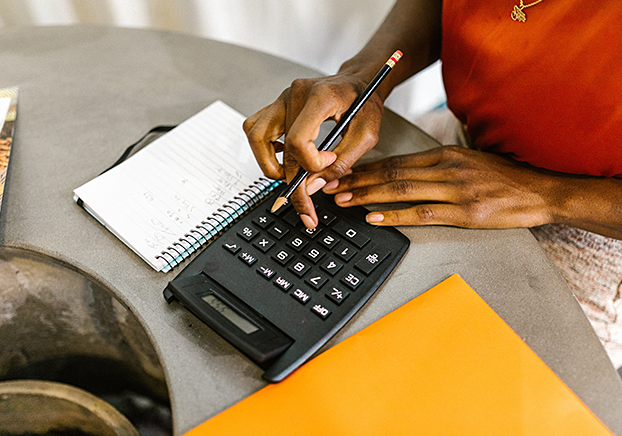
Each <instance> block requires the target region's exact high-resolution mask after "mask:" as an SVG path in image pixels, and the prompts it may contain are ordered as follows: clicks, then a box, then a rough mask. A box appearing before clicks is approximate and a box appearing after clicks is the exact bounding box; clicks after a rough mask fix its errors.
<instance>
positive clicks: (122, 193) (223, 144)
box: [74, 101, 279, 272]
mask: <svg viewBox="0 0 622 436" xmlns="http://www.w3.org/2000/svg"><path fill="white" fill-rule="evenodd" d="M244 118H245V117H244V116H243V115H241V114H240V113H238V112H236V111H235V110H234V109H232V108H231V107H229V106H228V105H226V104H225V103H223V102H221V101H217V102H215V103H213V104H211V105H210V106H208V107H207V108H205V109H203V110H202V111H201V112H199V113H197V114H196V115H194V116H192V117H191V118H189V119H188V120H186V121H184V122H183V123H181V124H180V125H179V126H177V127H176V128H174V129H173V130H171V131H170V132H168V133H166V134H165V135H162V136H161V137H159V138H158V139H156V140H155V141H153V142H152V143H150V144H149V145H147V146H146V147H144V148H143V149H142V150H140V151H138V152H137V153H136V154H134V155H133V156H131V157H130V158H129V159H127V160H126V161H124V162H122V163H121V164H119V165H117V166H115V167H114V168H112V169H110V170H109V171H106V172H105V173H103V174H101V175H99V176H98V177H96V178H94V179H93V180H91V181H89V182H88V183H85V184H84V185H82V186H80V187H79V188H77V189H75V190H74V200H75V201H76V202H77V203H78V204H79V205H80V206H82V207H83V208H84V209H85V210H87V211H88V212H89V213H90V214H91V215H93V216H94V217H95V218H96V219H97V220H98V221H99V222H101V223H102V224H103V225H104V226H105V227H106V228H107V229H108V230H110V231H111V232H112V233H113V234H114V235H116V236H117V237H118V238H119V239H120V240H121V241H123V242H124V243H125V244H126V245H127V246H128V247H130V248H131V249H132V250H134V252H135V253H136V254H138V255H139V256H140V257H142V258H143V259H144V260H145V261H146V262H147V263H148V264H149V265H151V266H152V267H153V268H154V269H156V270H157V271H162V272H167V271H170V270H171V269H172V268H173V267H175V266H176V265H178V264H179V263H180V262H182V261H183V260H184V259H185V258H187V257H188V256H190V255H191V254H192V253H193V252H195V251H196V250H198V249H199V248H200V247H202V246H203V245H205V244H207V243H208V242H210V241H211V240H212V239H213V238H214V237H215V236H216V235H218V234H219V233H220V232H222V231H223V230H224V229H226V228H227V227H228V226H229V225H230V224H231V223H232V222H233V221H235V219H236V218H238V217H240V216H241V215H242V214H244V212H246V211H247V210H249V209H250V208H251V207H252V206H253V205H255V204H257V203H258V202H260V201H261V200H262V199H263V198H264V197H265V196H266V195H267V194H268V193H269V192H271V191H272V190H273V189H274V188H275V187H277V186H278V185H279V182H274V181H272V180H268V179H266V178H264V177H263V175H262V172H261V170H260V168H259V166H258V165H257V163H256V161H255V159H254V157H253V153H252V151H251V149H250V147H249V145H248V141H247V140H246V136H245V135H244V132H243V131H242V122H243V121H244Z"/></svg>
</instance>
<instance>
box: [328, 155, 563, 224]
mask: <svg viewBox="0 0 622 436" xmlns="http://www.w3.org/2000/svg"><path fill="white" fill-rule="evenodd" d="M555 178H556V176H555V175H552V174H550V173H549V172H546V171H544V170H542V171H540V170H538V169H535V168H533V167H529V166H527V165H524V164H521V163H518V162H516V161H514V160H512V159H509V158H505V157H502V156H499V155H494V154H490V153H485V152H480V151H474V150H469V149H465V148H461V147H458V146H446V147H439V148H436V149H433V150H429V151H425V152H422V153H416V154H410V155H404V156H396V157H392V158H388V159H385V160H381V161H378V162H373V163H369V164H363V165H359V166H356V167H354V169H353V172H352V173H351V174H349V175H346V176H344V177H342V178H341V179H339V180H335V181H333V182H332V183H329V184H328V185H326V186H325V188H324V192H326V193H327V194H336V195H335V202H336V203H337V204H338V205H339V206H343V207H348V206H354V205H363V204H373V203H396V202H406V203H414V205H413V206H412V207H408V208H405V209H399V210H385V211H379V212H371V213H369V214H368V215H367V221H368V222H369V223H372V224H376V225H392V226H395V225H424V224H440V225H450V226H458V227H468V228H512V227H532V226H537V225H542V224H546V223H549V222H552V220H553V217H552V216H551V213H552V212H551V211H552V210H553V208H552V207H550V206H551V205H550V204H549V201H550V200H551V198H550V196H549V195H547V192H551V188H552V186H555V184H554V183H553V182H554V180H555Z"/></svg>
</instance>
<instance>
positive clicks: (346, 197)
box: [335, 192, 352, 203]
mask: <svg viewBox="0 0 622 436" xmlns="http://www.w3.org/2000/svg"><path fill="white" fill-rule="evenodd" d="M350 200H352V193H351V192H340V193H339V194H337V195H335V203H347V202H348V201H350Z"/></svg>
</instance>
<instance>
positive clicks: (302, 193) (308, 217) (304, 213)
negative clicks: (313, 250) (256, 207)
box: [283, 151, 318, 229]
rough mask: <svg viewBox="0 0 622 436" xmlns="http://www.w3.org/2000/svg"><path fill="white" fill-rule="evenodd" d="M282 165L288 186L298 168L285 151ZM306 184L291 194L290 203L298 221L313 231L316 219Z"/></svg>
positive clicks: (302, 184)
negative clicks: (298, 217) (297, 216)
mask: <svg viewBox="0 0 622 436" xmlns="http://www.w3.org/2000/svg"><path fill="white" fill-rule="evenodd" d="M283 163H284V164H285V165H284V167H285V173H286V176H287V182H288V184H289V183H291V182H292V180H293V179H294V178H295V177H296V175H297V174H298V171H299V170H300V166H298V165H297V163H296V162H295V160H294V158H293V157H292V156H291V154H290V153H288V152H287V151H286V152H285V153H284V155H283ZM306 187H307V184H306V183H304V182H303V183H301V184H300V186H299V187H298V188H297V189H296V190H295V191H294V192H293V193H292V195H291V197H290V199H289V200H290V201H291V203H292V205H293V206H294V209H296V212H298V214H299V216H300V219H301V220H302V222H303V223H304V225H305V227H307V228H309V229H313V228H315V227H316V226H317V223H318V219H317V214H316V212H315V206H314V205H313V201H312V200H311V198H310V194H309V193H308V192H307V188H306Z"/></svg>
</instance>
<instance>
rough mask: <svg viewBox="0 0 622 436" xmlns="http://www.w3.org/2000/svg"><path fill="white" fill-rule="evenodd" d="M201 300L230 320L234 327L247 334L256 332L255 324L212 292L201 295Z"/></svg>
mask: <svg viewBox="0 0 622 436" xmlns="http://www.w3.org/2000/svg"><path fill="white" fill-rule="evenodd" d="M201 299H202V300H203V301H205V302H206V303H207V304H209V305H210V306H211V307H212V308H214V310H216V311H217V312H218V313H220V314H221V315H222V316H224V317H225V318H227V319H228V320H229V321H231V322H232V323H233V324H234V325H235V326H236V327H238V328H239V329H240V330H242V331H243V332H244V333H246V334H247V335H250V334H251V333H254V332H256V331H257V330H259V327H257V326H255V325H254V324H253V323H251V322H250V321H248V320H247V319H245V318H242V317H241V316H240V315H239V314H238V313H237V312H236V311H234V310H233V309H231V308H230V307H229V306H228V305H227V304H225V303H224V302H223V301H221V300H219V299H218V298H216V297H215V296H214V295H213V294H210V295H206V296H204V297H201Z"/></svg>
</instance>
